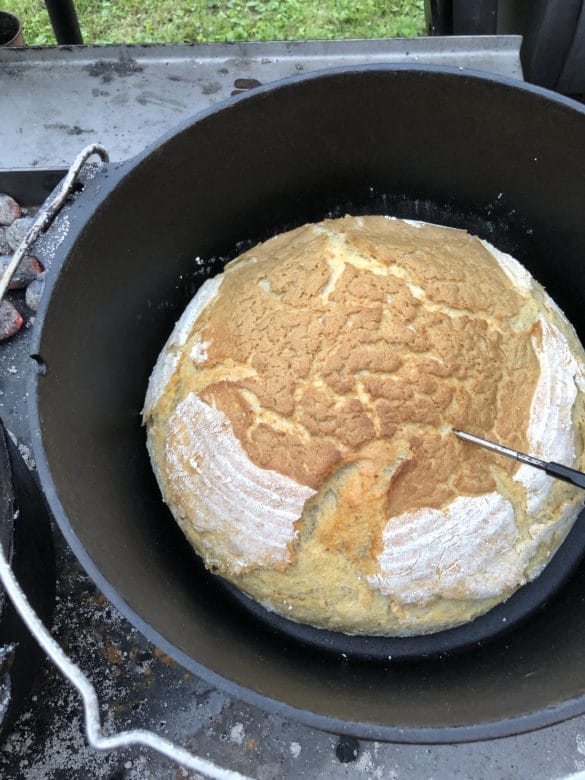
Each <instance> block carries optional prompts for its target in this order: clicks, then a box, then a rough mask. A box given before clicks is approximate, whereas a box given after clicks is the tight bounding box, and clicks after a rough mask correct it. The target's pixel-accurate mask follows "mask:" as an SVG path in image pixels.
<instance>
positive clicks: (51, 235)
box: [34, 211, 71, 269]
mask: <svg viewBox="0 0 585 780" xmlns="http://www.w3.org/2000/svg"><path fill="white" fill-rule="evenodd" d="M70 228H71V224H70V222H69V216H68V214H67V212H66V211H61V212H60V213H59V214H58V215H57V217H56V218H55V221H54V222H53V224H52V225H51V227H50V228H49V229H48V230H47V232H46V233H42V234H41V235H40V236H39V237H38V239H37V240H36V242H35V244H34V252H35V255H36V256H37V257H38V258H39V259H40V260H41V262H42V264H43V265H44V266H45V268H46V269H50V268H51V264H52V262H53V260H54V258H55V255H56V254H57V250H58V249H59V247H60V246H61V244H62V243H63V241H64V240H65V238H66V237H67V234H68V233H69V230H70Z"/></svg>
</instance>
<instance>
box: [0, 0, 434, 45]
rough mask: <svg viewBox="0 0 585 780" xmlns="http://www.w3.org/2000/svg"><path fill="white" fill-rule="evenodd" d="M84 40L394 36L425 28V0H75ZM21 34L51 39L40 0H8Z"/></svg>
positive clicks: (35, 42) (32, 41)
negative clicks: (22, 32)
mask: <svg viewBox="0 0 585 780" xmlns="http://www.w3.org/2000/svg"><path fill="white" fill-rule="evenodd" d="M76 7H77V13H78V15H79V20H80V23H81V28H82V32H83V37H84V41H85V43H172V42H175V43H176V42H192V41H197V42H203V41H244V40H260V41H267V40H306V39H319V38H321V39H330V38H378V37H380V38H386V37H388V38H394V37H408V36H413V35H421V34H422V33H423V32H424V10H423V9H424V0H249V2H244V0H217V1H216V2H211V1H210V0H77V2H76ZM3 8H4V9H5V10H8V11H11V12H12V13H14V14H16V15H17V16H19V17H20V19H21V21H22V26H23V31H24V36H25V39H26V42H27V43H28V44H30V45H39V44H54V43H55V38H54V36H53V32H52V29H51V25H50V23H49V18H48V15H47V12H46V9H45V6H44V3H43V2H42V0H7V4H6V5H4V6H3Z"/></svg>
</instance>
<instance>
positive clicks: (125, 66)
mask: <svg viewBox="0 0 585 780" xmlns="http://www.w3.org/2000/svg"><path fill="white" fill-rule="evenodd" d="M84 70H86V71H87V72H88V73H89V75H90V76H93V77H94V78H99V79H100V80H101V83H102V84H109V83H110V82H111V81H113V80H114V78H115V77H116V76H120V77H124V76H134V75H135V74H136V73H142V72H143V71H144V68H143V67H142V65H139V64H138V63H137V62H136V60H134V59H132V57H130V56H129V55H128V54H126V55H124V54H121V55H120V58H119V59H118V60H115V61H113V62H108V61H107V60H97V62H92V63H91V64H90V65H86V67H85V68H84Z"/></svg>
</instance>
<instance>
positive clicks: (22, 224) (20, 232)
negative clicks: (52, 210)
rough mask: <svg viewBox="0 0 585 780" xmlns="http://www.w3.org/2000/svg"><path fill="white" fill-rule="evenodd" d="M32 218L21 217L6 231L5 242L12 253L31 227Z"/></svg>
mask: <svg viewBox="0 0 585 780" xmlns="http://www.w3.org/2000/svg"><path fill="white" fill-rule="evenodd" d="M33 223H34V219H33V218H32V217H21V218H20V219H17V220H15V221H14V222H13V223H12V225H10V227H9V228H7V230H6V240H7V241H8V245H9V246H10V248H11V249H12V251H13V252H16V250H17V249H18V247H19V245H20V244H21V242H22V240H23V239H24V238H25V237H26V235H27V233H28V231H29V230H30V229H31V227H32V226H33Z"/></svg>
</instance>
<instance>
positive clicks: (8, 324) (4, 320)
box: [0, 301, 22, 341]
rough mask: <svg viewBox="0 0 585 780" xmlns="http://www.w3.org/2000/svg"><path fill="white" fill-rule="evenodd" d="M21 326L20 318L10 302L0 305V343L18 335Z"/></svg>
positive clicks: (3, 302)
mask: <svg viewBox="0 0 585 780" xmlns="http://www.w3.org/2000/svg"><path fill="white" fill-rule="evenodd" d="M21 326H22V316H21V315H20V313H19V312H18V310H17V309H16V308H15V307H14V306H13V305H12V304H11V303H10V301H2V303H0V341H3V340H4V339H9V338H10V337H11V336H14V334H15V333H18V331H19V330H20V328H21Z"/></svg>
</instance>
